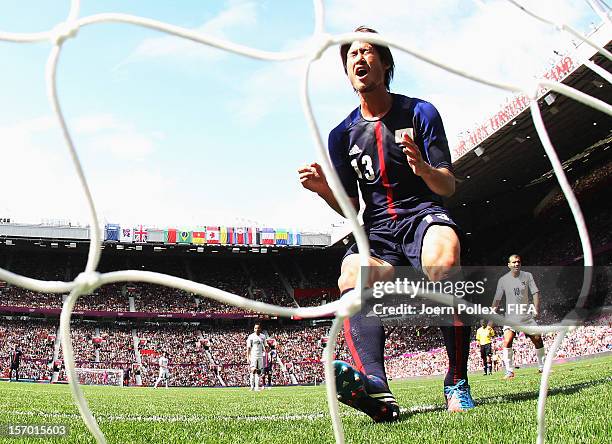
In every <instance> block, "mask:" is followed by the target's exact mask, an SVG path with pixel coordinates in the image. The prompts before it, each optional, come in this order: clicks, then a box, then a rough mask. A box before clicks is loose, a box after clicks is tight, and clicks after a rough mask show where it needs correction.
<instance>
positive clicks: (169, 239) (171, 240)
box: [164, 228, 177, 244]
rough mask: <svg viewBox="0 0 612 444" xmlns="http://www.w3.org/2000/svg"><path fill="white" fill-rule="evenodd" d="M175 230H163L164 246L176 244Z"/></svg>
mask: <svg viewBox="0 0 612 444" xmlns="http://www.w3.org/2000/svg"><path fill="white" fill-rule="evenodd" d="M176 233H177V230H176V228H168V229H167V230H164V243H166V244H176Z"/></svg>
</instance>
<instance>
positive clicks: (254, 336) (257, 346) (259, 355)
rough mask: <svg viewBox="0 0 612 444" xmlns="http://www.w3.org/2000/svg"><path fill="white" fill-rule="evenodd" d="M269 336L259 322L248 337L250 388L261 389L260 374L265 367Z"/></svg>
mask: <svg viewBox="0 0 612 444" xmlns="http://www.w3.org/2000/svg"><path fill="white" fill-rule="evenodd" d="M266 339H267V336H266V335H265V334H264V333H263V332H262V328H261V324H260V323H259V322H258V323H256V324H255V326H254V327H253V333H251V334H250V335H249V337H248V338H247V353H246V354H247V362H248V363H249V383H250V389H251V390H255V391H258V390H259V375H260V374H261V372H262V370H263V368H264V355H265V353H266Z"/></svg>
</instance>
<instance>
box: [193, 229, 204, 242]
mask: <svg viewBox="0 0 612 444" xmlns="http://www.w3.org/2000/svg"><path fill="white" fill-rule="evenodd" d="M191 243H193V244H196V245H203V244H205V243H206V231H192V232H191Z"/></svg>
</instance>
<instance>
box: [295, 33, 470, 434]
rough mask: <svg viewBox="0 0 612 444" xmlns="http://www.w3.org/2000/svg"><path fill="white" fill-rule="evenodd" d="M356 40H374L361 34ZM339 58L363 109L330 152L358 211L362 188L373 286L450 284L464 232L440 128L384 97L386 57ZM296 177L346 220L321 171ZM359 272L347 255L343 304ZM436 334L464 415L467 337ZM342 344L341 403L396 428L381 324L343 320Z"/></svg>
mask: <svg viewBox="0 0 612 444" xmlns="http://www.w3.org/2000/svg"><path fill="white" fill-rule="evenodd" d="M355 32H363V33H375V32H376V31H374V30H373V29H370V28H366V27H359V28H357V29H356V30H355ZM340 55H341V58H342V63H343V65H344V71H345V73H346V75H347V77H348V79H349V81H350V83H351V85H352V87H353V89H354V91H355V93H356V94H357V96H358V98H359V107H357V108H356V109H354V110H353V111H352V112H351V113H350V114H349V115H348V116H347V117H346V118H345V119H344V120H343V121H342V122H341V123H340V124H339V125H338V126H337V127H336V128H334V129H333V130H332V131H331V133H330V135H329V141H328V149H329V155H330V159H331V161H332V164H333V166H334V168H335V170H336V172H337V173H338V175H339V177H340V180H341V182H342V184H343V186H344V189H345V190H346V193H347V194H348V196H349V198H350V199H351V201H352V203H353V205H354V207H355V209H356V210H358V209H359V195H358V188H359V189H360V190H361V194H362V197H363V200H364V203H365V208H364V211H363V221H364V229H365V231H366V234H367V235H368V239H369V242H370V258H369V264H370V266H371V269H370V270H371V271H370V283H369V284H370V286H371V285H372V283H373V282H376V281H382V280H388V279H390V278H391V277H393V274H394V268H393V267H394V266H406V265H412V266H413V267H414V268H416V269H417V270H419V271H421V272H423V273H424V274H425V276H426V277H427V278H428V279H430V280H432V281H438V280H443V279H446V278H448V277H449V275H450V274H451V273H453V272H455V271H456V269H457V267H458V266H459V264H460V240H459V233H460V230H459V228H458V227H457V225H456V224H455V223H454V222H453V220H452V219H451V217H450V216H449V214H448V212H447V211H446V209H445V208H444V207H443V206H442V197H448V196H451V195H452V194H453V193H454V192H455V177H454V175H453V172H452V166H451V159H450V151H449V148H448V142H447V139H446V134H445V132H444V126H443V124H442V119H441V118H440V115H439V114H438V111H437V110H436V108H435V107H434V106H433V105H432V104H430V103H428V102H426V101H424V100H420V99H416V98H410V97H406V96H403V95H399V94H394V93H391V92H390V83H391V79H392V78H393V72H394V66H395V65H394V61H393V56H392V54H391V51H390V50H389V48H388V47H386V46H381V45H377V44H370V43H368V42H364V41H355V42H352V43H350V44H344V45H342V46H341V48H340ZM298 173H299V177H300V181H301V183H302V186H304V188H306V189H308V190H310V191H313V192H315V193H317V194H318V195H319V196H320V197H321V198H323V199H324V200H325V202H327V204H328V205H329V206H330V207H331V208H333V209H334V210H335V211H337V212H338V213H340V214H342V210H341V209H340V206H339V205H338V202H337V200H336V198H335V197H334V195H333V193H332V191H331V188H330V187H329V185H328V183H327V180H326V178H325V175H324V173H323V170H322V169H321V166H320V165H319V164H317V163H311V164H309V165H305V166H303V167H301V168H299V169H298ZM359 267H360V262H359V257H358V255H357V248H356V245H352V246H350V247H349V248H348V250H347V253H346V255H345V256H344V259H343V261H342V265H341V273H340V278H339V280H338V285H339V287H340V291H341V293H342V294H345V293H347V292H349V291H351V290H353V289H354V288H355V287H356V286H357V285H358V282H357V276H358V272H359ZM441 329H442V334H443V337H444V343H445V345H446V350H447V354H448V358H449V369H448V373H447V375H446V377H445V380H444V395H445V401H446V405H447V409H448V410H449V411H453V412H454V411H466V410H468V409H471V408H473V407H474V402H473V400H472V397H471V394H470V387H469V385H468V382H467V360H468V355H469V345H470V327H469V326H465V325H463V323H461V321H460V320H458V319H456V320H455V322H454V323H453V324H452V325H449V326H443V327H441ZM344 334H345V337H346V343H347V345H348V347H349V349H350V351H351V355H352V357H353V360H354V361H355V364H356V368H353V367H352V366H350V365H349V364H347V363H344V362H341V361H336V362H335V363H334V365H335V369H336V384H337V387H338V389H337V390H338V399H339V400H340V401H341V402H343V403H345V404H347V405H350V406H352V407H354V408H356V409H358V410H361V411H363V412H364V413H366V414H368V415H369V416H370V417H371V418H372V419H373V420H374V421H376V422H388V421H394V420H396V419H398V417H399V406H398V404H397V402H396V400H395V398H394V396H393V395H392V393H391V391H390V390H389V386H388V383H387V376H386V373H385V366H384V343H385V333H384V329H383V327H382V323H373V322H371V321H370V320H368V321H367V322H366V319H365V316H364V314H363V313H358V314H356V315H354V316H352V317H351V318H350V319H346V321H345V324H344Z"/></svg>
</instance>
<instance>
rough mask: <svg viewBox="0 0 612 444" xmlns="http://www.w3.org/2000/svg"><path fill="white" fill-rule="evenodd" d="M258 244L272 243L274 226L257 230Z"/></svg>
mask: <svg viewBox="0 0 612 444" xmlns="http://www.w3.org/2000/svg"><path fill="white" fill-rule="evenodd" d="M259 244H260V245H274V228H262V229H261V230H260V232H259Z"/></svg>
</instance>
